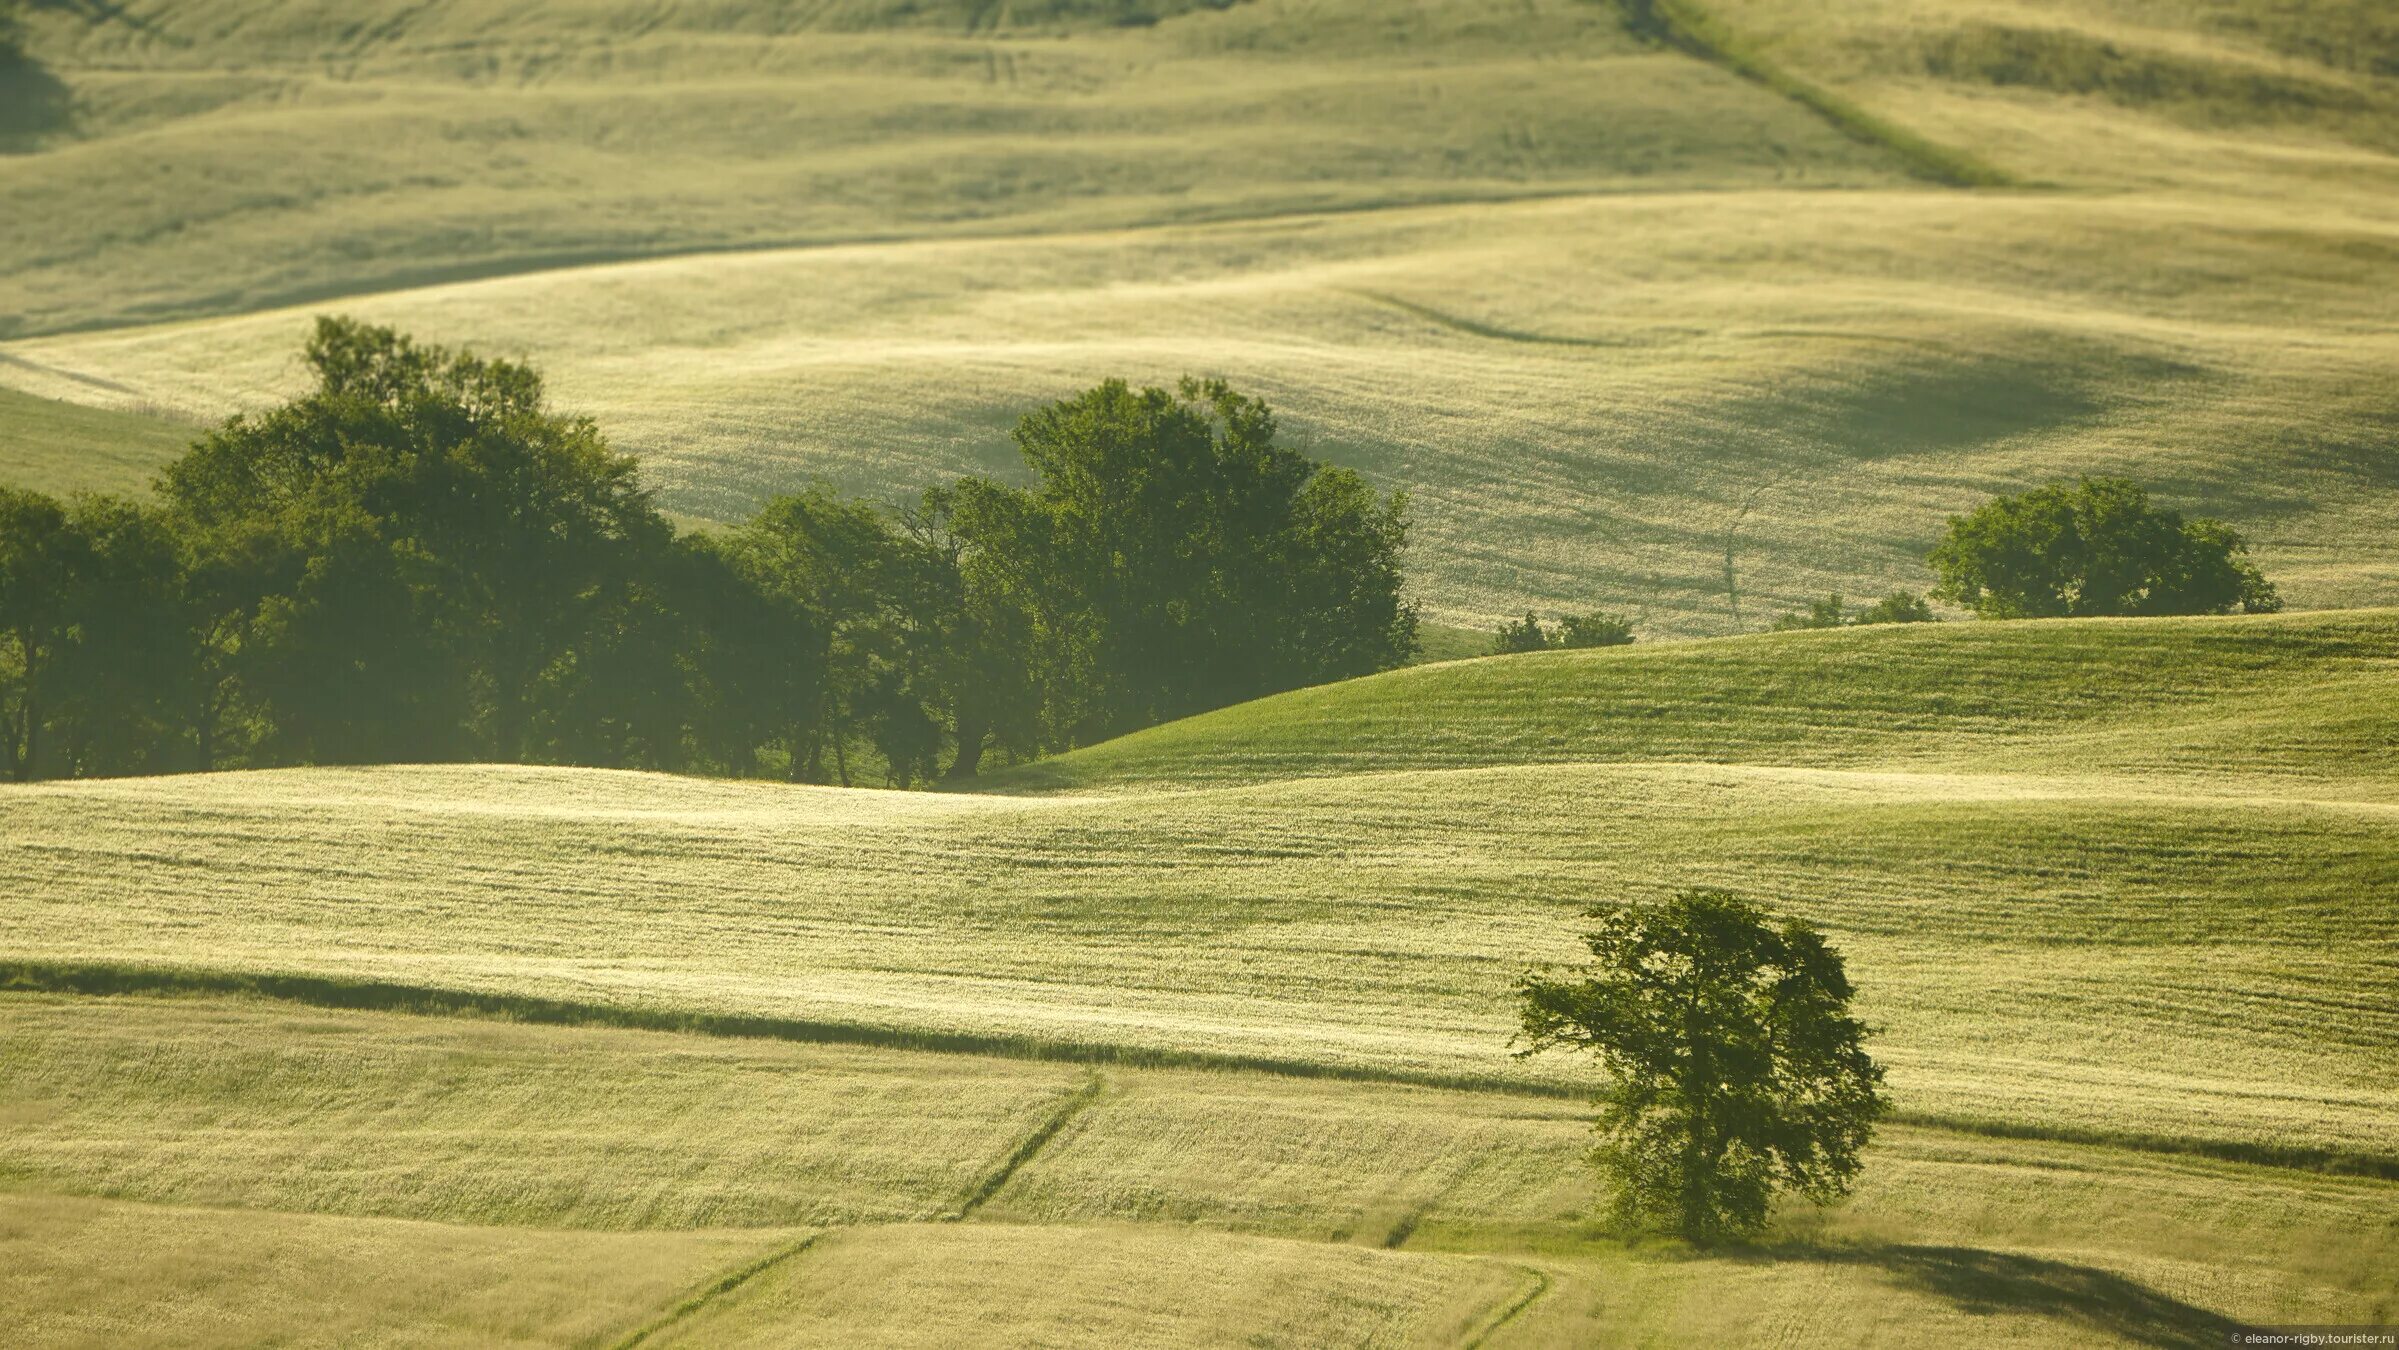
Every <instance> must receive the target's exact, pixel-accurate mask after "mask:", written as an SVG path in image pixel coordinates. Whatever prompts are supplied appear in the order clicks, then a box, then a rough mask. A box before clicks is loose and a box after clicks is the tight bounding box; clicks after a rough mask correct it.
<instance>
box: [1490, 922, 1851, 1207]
mask: <svg viewBox="0 0 2399 1350" xmlns="http://www.w3.org/2000/svg"><path fill="white" fill-rule="evenodd" d="M1591 917H1593V918H1596V919H1598V920H1599V926H1598V927H1597V928H1596V929H1595V930H1594V931H1593V932H1591V933H1590V934H1589V935H1588V937H1587V938H1586V943H1587V945H1588V946H1589V948H1590V950H1591V955H1592V956H1593V957H1594V958H1595V960H1594V963H1593V965H1592V967H1591V969H1590V970H1589V972H1588V973H1587V974H1585V975H1584V976H1583V977H1582V978H1579V979H1569V980H1560V979H1552V978H1548V977H1545V976H1540V975H1528V976H1526V977H1525V978H1524V979H1523V980H1522V981H1521V982H1520V983H1519V986H1518V990H1519V994H1520V995H1521V998H1522V1010H1521V1011H1522V1016H1523V1035H1522V1043H1521V1048H1520V1049H1519V1050H1518V1052H1517V1053H1518V1054H1519V1055H1520V1056H1521V1055H1531V1054H1536V1053H1539V1052H1541V1051H1545V1050H1551V1049H1567V1050H1581V1051H1586V1052H1589V1053H1590V1054H1592V1055H1595V1056H1596V1057H1597V1058H1598V1059H1599V1062H1600V1064H1601V1065H1602V1067H1603V1068H1605V1069H1606V1070H1607V1072H1608V1074H1609V1077H1610V1080H1611V1081H1610V1082H1609V1084H1608V1086H1607V1087H1606V1088H1605V1089H1603V1090H1602V1091H1601V1093H1600V1095H1599V1100H1598V1104H1599V1108H1600V1113H1599V1118H1598V1121H1597V1128H1598V1130H1599V1133H1600V1137H1601V1143H1600V1145H1599V1147H1598V1148H1597V1149H1596V1150H1594V1153H1593V1158H1594V1161H1596V1162H1597V1163H1598V1164H1599V1166H1600V1168H1601V1171H1602V1172H1603V1174H1604V1176H1605V1177H1606V1180H1607V1182H1608V1184H1609V1186H1610V1190H1611V1205H1612V1208H1613V1211H1614V1214H1615V1216H1616V1218H1617V1219H1618V1220H1619V1221H1620V1222H1622V1223H1624V1224H1626V1225H1628V1226H1637V1227H1650V1226H1657V1227H1665V1228H1669V1229H1672V1230H1674V1231H1677V1232H1680V1233H1681V1234H1683V1235H1684V1236H1685V1237H1688V1238H1690V1239H1692V1240H1693V1241H1697V1242H1710V1241H1715V1240H1718V1239H1721V1238H1727V1237H1738V1236H1742V1235H1746V1234H1750V1233H1754V1232H1756V1231H1757V1230H1758V1229H1759V1228H1760V1227H1761V1226H1763V1224H1764V1223H1765V1221H1766V1214H1767V1205H1768V1202H1769V1201H1770V1200H1771V1198H1772V1197H1773V1194H1774V1192H1775V1191H1776V1190H1778V1189H1789V1190H1792V1191H1796V1192H1798V1193H1799V1194H1801V1195H1804V1196H1807V1197H1808V1198H1810V1199H1813V1200H1816V1201H1819V1202H1828V1201H1831V1200H1833V1199H1835V1198H1838V1197H1839V1196H1841V1195H1843V1194H1845V1193H1846V1192H1847V1190H1848V1187H1849V1184H1850V1182H1851V1180H1852V1179H1853V1178H1854V1177H1855V1176H1856V1175H1857V1171H1858V1167H1859V1154H1860V1151H1861V1150H1862V1149H1863V1148H1864V1147H1865V1144H1866V1141H1867V1139H1868V1138H1869V1137H1870V1135H1871V1134H1872V1131H1873V1126H1874V1122H1875V1121H1876V1120H1877V1119H1878V1118H1880V1117H1881V1116H1882V1115H1883V1114H1884V1113H1885V1112H1886V1111H1887V1110H1888V1109H1889V1102H1888V1100H1887V1099H1886V1098H1885V1097H1884V1096H1883V1093H1882V1080H1883V1071H1882V1068H1881V1067H1880V1066H1879V1065H1877V1064H1876V1063H1875V1062H1874V1061H1873V1060H1872V1059H1871V1058H1870V1057H1869V1056H1868V1055H1867V1053H1866V1050H1865V1035H1866V1028H1865V1026H1864V1024H1862V1023H1861V1022H1859V1021H1858V1020H1857V1019H1856V1018H1854V1017H1852V1016H1851V1015H1850V1013H1849V1000H1850V997H1851V993H1852V991H1851V988H1850V984H1849V977H1848V974H1847V972H1846V971H1845V969H1844V968H1843V965H1842V962H1841V956H1840V953H1838V952H1836V951H1835V950H1833V948H1832V947H1831V946H1830V945H1828V944H1827V943H1826V942H1825V940H1824V937H1823V935H1822V934H1821V933H1819V932H1817V930H1816V929H1815V928H1814V927H1812V926H1810V925H1809V924H1807V923H1805V922H1803V921H1801V920H1798V919H1784V920H1782V921H1781V922H1780V923H1776V922H1773V921H1772V920H1770V919H1769V917H1768V916H1767V915H1766V914H1765V913H1764V912H1763V911H1761V910H1759V909H1758V908H1757V907H1756V906H1754V905H1751V904H1750V903H1748V902H1747V901H1744V900H1741V899H1739V898H1737V897H1735V896H1733V895H1731V894H1728V893H1726V892H1724V891H1720V890H1693V891H1685V892H1683V893H1682V894H1681V895H1680V896H1678V897H1676V898H1675V899H1674V900H1671V901H1669V902H1667V903H1665V904H1661V905H1656V906H1639V905H1625V906H1619V907H1616V908H1611V909H1600V910H1594V911H1592V914H1591Z"/></svg>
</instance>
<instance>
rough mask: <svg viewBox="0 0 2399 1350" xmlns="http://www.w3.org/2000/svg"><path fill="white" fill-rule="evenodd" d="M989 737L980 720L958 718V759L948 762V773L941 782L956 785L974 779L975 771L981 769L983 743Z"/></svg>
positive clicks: (989, 734) (963, 716) (965, 716)
mask: <svg viewBox="0 0 2399 1350" xmlns="http://www.w3.org/2000/svg"><path fill="white" fill-rule="evenodd" d="M990 736H991V732H990V730H989V729H988V728H986V727H985V726H984V725H983V722H982V719H981V718H978V717H971V716H967V715H963V714H962V715H961V716H960V717H959V718H958V757H957V758H956V759H953V760H951V761H950V771H949V772H948V773H946V774H944V775H942V778H943V781H945V782H951V783H958V782H963V781H965V780H966V779H969V778H972V777H974V776H975V772H976V770H978V769H980V768H982V767H983V742H984V741H985V740H988V739H989V738H990Z"/></svg>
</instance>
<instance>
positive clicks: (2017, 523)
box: [1932, 478, 2282, 619]
mask: <svg viewBox="0 0 2399 1350" xmlns="http://www.w3.org/2000/svg"><path fill="white" fill-rule="evenodd" d="M2247 553H2248V545H2247V543H2246V542H2245V541H2244V540H2243V539H2242V538H2241V536H2240V534H2239V533H2238V532H2236V531H2235V530H2233V529H2232V527H2231V526H2228V525H2226V524H2224V523H2223V522H2222V521H2218V520H2209V519H2204V518H2202V519H2195V520H2189V521H2186V520H2184V519H2183V518H2182V516H2181V515H2180V514H2179V513H2177V512H2174V511H2170V510H2166V509H2163V508H2160V507H2155V506H2152V505H2150V503H2149V495H2148V493H2147V492H2145V491H2143V490H2142V489H2141V487H2140V486H2139V485H2138V484H2135V483H2131V482H2128V481H2126V480H2124V479H2121V478H2083V479H2079V480H2077V481H2076V482H2075V483H2074V484H2073V485H2072V486H2068V485H2066V484H2062V483H2055V484H2051V485H2049V486H2047V487H2041V488H2035V489H2033V490H2032V491H2030V492H2025V493H2021V494H2018V495H2016V496H2013V497H1998V498H1994V499H1993V500H1991V501H1989V502H1987V503H1985V504H1984V505H1983V506H1981V507H1980V508H1978V509H1976V510H1975V511H1974V512H1972V513H1971V514H1969V515H1964V516H1952V517H1950V520H1949V532H1948V534H1947V535H1946V536H1945V537H1944V538H1943V539H1942V540H1941V543H1940V544H1939V546H1938V547H1936V548H1934V550H1933V552H1932V565H1933V571H1934V572H1935V573H1936V574H1937V575H1938V577H1939V578H1940V584H1939V585H1938V586H1936V587H1934V589H1933V595H1934V596H1935V597H1936V598H1939V599H1942V600H1948V601H1952V602H1954V603H1956V604H1960V605H1964V606H1966V607H1967V608H1969V609H1971V610H1973V611H1974V612H1975V613H1976V614H1978V615H1980V616H1982V617H1983V618H1988V619H2048V618H2081V617H2086V616H2094V615H2128V614H2228V613H2233V612H2236V611H2237V612H2240V613H2245V614H2263V613H2271V612H2272V611H2274V610H2277V609H2279V608H2281V606H2282V601H2281V599H2280V597H2279V596H2278V595H2277V594H2276V593H2275V590H2274V587H2273V585H2272V583H2270V582H2268V581H2267V580H2266V579H2265V577H2264V576H2263V575H2262V574H2260V573H2259V571H2258V570H2257V568H2256V567H2255V566H2254V565H2253V564H2251V563H2250V562H2249V560H2248V557H2247Z"/></svg>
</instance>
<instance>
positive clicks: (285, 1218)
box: [0, 1191, 766, 1350]
mask: <svg viewBox="0 0 2399 1350" xmlns="http://www.w3.org/2000/svg"><path fill="white" fill-rule="evenodd" d="M765 1240H766V1236H765V1235H762V1234H756V1233H638V1234H622V1233H557V1232H529V1231H524V1230H511V1229H505V1228H489V1227H476V1228H458V1227H451V1226H448V1225H443V1224H429V1223H412V1222H408V1221H405V1220H398V1219H339V1218H325V1217H320V1216H316V1215H298V1214H278V1213H269V1212H257V1211H245V1210H205V1209H183V1208H174V1207H167V1206H160V1205H151V1204H124V1203H111V1202H108V1201H94V1200H81V1199H69V1198H63V1197H58V1196H51V1195H41V1194H22V1193H12V1192H9V1191H0V1270H5V1271H7V1275H6V1277H5V1280H4V1281H0V1299H4V1300H5V1302H4V1303H0V1311H4V1312H5V1313H6V1314H7V1321H8V1329H9V1340H10V1342H11V1343H12V1344H15V1345H23V1346H126V1347H130V1346H144V1347H147V1346H158V1347H161V1348H162V1350H167V1348H170V1347H171V1348H173V1350H188V1348H189V1347H194V1346H224V1347H234V1346H254V1345H283V1346H303V1345H305V1346H336V1345H342V1346H363V1345H374V1346H403V1345H421V1346H428V1347H430V1346H439V1345H462V1344H475V1345H492V1346H524V1347H534V1346H556V1347H561V1350H563V1348H564V1347H570V1346H582V1345H588V1344H591V1343H592V1340H593V1338H594V1337H595V1336H602V1335H606V1334H608V1333H609V1332H611V1331H613V1330H615V1329H617V1328H619V1327H622V1326H625V1325H629V1324H631V1323H633V1322H635V1321H636V1320H638V1319H639V1318H640V1317H642V1316H643V1315H644V1314H646V1313H647V1312H648V1311H649V1310H650V1309H651V1308H653V1307H655V1306H657V1305H658V1304H661V1303H664V1302H666V1301H668V1300H670V1299H672V1298H673V1297H674V1296H675V1295H677V1294H678V1293H680V1292H681V1291H682V1290H684V1289H685V1288H688V1287H689V1286H691V1285H693V1284H696V1283H698V1282H699V1281H700V1280H701V1279H703V1278H704V1277H706V1276H709V1275H711V1274H713V1273H714V1272H715V1271H717V1270H719V1269H721V1268H723V1267H724V1266H726V1265H729V1264H731V1263H733V1262H735V1261H737V1260H739V1259H740V1258H741V1257H743V1256H744V1255H746V1254H747V1253H749V1252H751V1251H753V1250H755V1249H756V1247H757V1246H759V1245H760V1244H761V1243H762V1242H763V1241H765Z"/></svg>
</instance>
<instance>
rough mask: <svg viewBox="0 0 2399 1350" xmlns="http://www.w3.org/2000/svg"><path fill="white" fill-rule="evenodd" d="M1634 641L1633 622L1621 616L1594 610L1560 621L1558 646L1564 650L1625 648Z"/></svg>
mask: <svg viewBox="0 0 2399 1350" xmlns="http://www.w3.org/2000/svg"><path fill="white" fill-rule="evenodd" d="M1632 640H1633V621H1632V620H1631V619H1628V618H1626V617H1624V616H1623V615H1621V614H1610V613H1607V612H1606V611H1604V610H1593V611H1591V612H1590V613H1588V614H1569V615H1567V616H1566V617H1564V618H1562V619H1560V620H1558V638H1557V645H1558V646H1560V647H1563V648H1577V647H1623V646H1627V645H1629V644H1630V643H1631V642H1632Z"/></svg>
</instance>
